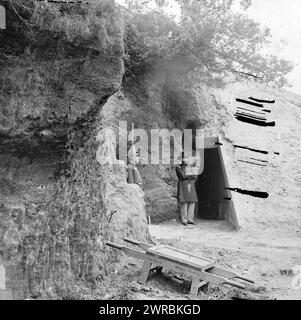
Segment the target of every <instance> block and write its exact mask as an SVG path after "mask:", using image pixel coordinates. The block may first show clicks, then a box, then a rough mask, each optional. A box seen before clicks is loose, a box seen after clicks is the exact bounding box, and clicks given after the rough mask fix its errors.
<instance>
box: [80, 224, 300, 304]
mask: <svg viewBox="0 0 301 320" xmlns="http://www.w3.org/2000/svg"><path fill="white" fill-rule="evenodd" d="M279 229H281V227H280V228H279ZM150 233H151V236H152V240H153V242H154V243H156V244H167V245H171V246H174V247H176V248H179V249H182V250H186V251H188V252H190V253H193V254H196V255H200V256H203V257H207V258H209V259H212V260H214V261H216V265H217V266H220V267H222V268H225V269H230V270H234V271H236V272H237V273H240V274H242V275H245V276H248V277H249V278H252V279H254V280H255V283H254V284H247V286H246V289H244V290H242V289H237V288H234V287H231V286H229V285H218V286H217V285H210V286H209V289H208V291H205V292H204V291H202V289H201V290H199V294H198V296H197V299H199V300H232V299H261V300H266V299H268V300H270V299H294V300H299V299H301V288H300V289H298V290H295V289H293V286H292V281H293V278H294V275H293V274H292V268H293V267H294V266H296V265H301V241H300V240H301V239H300V238H301V234H299V233H296V234H295V235H291V237H289V236H288V234H286V236H284V237H283V238H282V237H280V236H278V234H279V235H281V234H282V235H284V233H282V232H277V230H276V229H275V228H271V229H266V231H265V232H264V233H261V235H260V236H259V235H256V233H255V232H253V233H252V230H251V229H250V228H241V229H240V230H239V231H234V230H233V229H232V227H231V226H230V225H229V224H228V223H227V222H225V221H208V220H198V224H197V225H196V226H188V227H184V226H183V225H182V224H180V223H179V222H177V221H176V220H169V221H165V222H163V223H160V224H157V225H150ZM253 235H254V236H253ZM141 267H142V261H139V260H136V259H134V258H128V257H127V256H126V255H125V254H123V255H122V258H121V260H119V261H118V263H116V265H115V266H114V268H113V269H112V270H109V272H110V274H111V276H110V277H108V278H107V280H106V281H105V283H103V285H104V286H105V287H106V288H110V291H109V292H108V291H106V293H105V294H104V293H103V291H101V292H100V293H99V297H97V289H96V290H94V291H93V298H94V299H95V298H99V299H116V300H120V299H139V300H144V299H151V300H170V299H176V300H177V299H184V300H189V299H192V297H190V296H189V294H188V293H189V288H190V279H189V277H186V276H183V275H179V274H177V273H175V272H173V271H172V270H163V273H155V272H153V273H151V274H150V276H149V278H148V281H147V282H146V284H145V285H140V284H138V282H137V280H138V277H139V275H140V269H141ZM81 298H89V296H86V295H84V296H82V297H81Z"/></svg>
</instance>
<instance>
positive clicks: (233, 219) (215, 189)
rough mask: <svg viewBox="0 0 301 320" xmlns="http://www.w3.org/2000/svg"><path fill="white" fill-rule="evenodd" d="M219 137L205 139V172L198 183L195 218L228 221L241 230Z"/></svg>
mask: <svg viewBox="0 0 301 320" xmlns="http://www.w3.org/2000/svg"><path fill="white" fill-rule="evenodd" d="M221 146H222V144H221V143H220V142H219V138H218V137H205V140H204V159H203V161H204V170H203V172H202V174H201V175H199V176H198V179H197V181H196V191H197V194H198V201H199V202H198V205H197V206H196V212H195V216H196V217H197V218H199V219H207V220H227V221H228V222H229V223H230V224H232V225H233V226H234V228H235V229H238V228H239V225H238V220H237V216H236V211H235V207H234V202H233V200H232V195H231V191H229V190H226V189H225V188H226V187H229V183H228V177H227V172H226V167H225V163H224V158H223V153H222V148H221Z"/></svg>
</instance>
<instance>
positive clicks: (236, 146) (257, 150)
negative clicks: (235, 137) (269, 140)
mask: <svg viewBox="0 0 301 320" xmlns="http://www.w3.org/2000/svg"><path fill="white" fill-rule="evenodd" d="M234 147H235V148H240V149H246V150H250V151H254V152H258V153H262V154H268V151H265V150H259V149H254V148H250V147H245V146H240V145H237V144H234Z"/></svg>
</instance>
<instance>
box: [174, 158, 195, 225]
mask: <svg viewBox="0 0 301 320" xmlns="http://www.w3.org/2000/svg"><path fill="white" fill-rule="evenodd" d="M186 168H187V161H186V160H185V159H184V160H183V161H182V164H181V165H180V166H177V167H176V173H177V176H178V179H179V180H178V192H177V199H178V202H179V203H180V211H181V219H182V223H183V225H184V226H187V224H196V223H195V222H194V221H193V219H194V208H195V203H196V202H198V197H197V193H196V190H195V181H196V179H197V176H196V175H187V174H186Z"/></svg>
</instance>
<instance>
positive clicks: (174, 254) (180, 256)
mask: <svg viewBox="0 0 301 320" xmlns="http://www.w3.org/2000/svg"><path fill="white" fill-rule="evenodd" d="M146 254H147V255H153V256H156V257H158V258H160V259H164V260H168V261H171V262H174V263H179V264H182V265H183V266H186V267H188V268H189V267H192V268H194V269H196V270H203V269H208V268H210V267H212V266H214V264H215V262H214V261H210V260H208V259H205V258H202V257H198V256H194V255H191V254H189V253H188V252H184V251H180V250H177V249H176V250H175V248H173V247H169V246H157V247H153V248H150V249H148V250H147V251H146Z"/></svg>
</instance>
